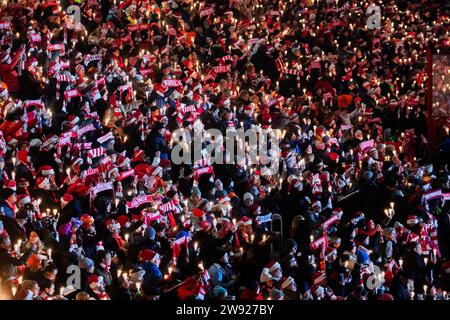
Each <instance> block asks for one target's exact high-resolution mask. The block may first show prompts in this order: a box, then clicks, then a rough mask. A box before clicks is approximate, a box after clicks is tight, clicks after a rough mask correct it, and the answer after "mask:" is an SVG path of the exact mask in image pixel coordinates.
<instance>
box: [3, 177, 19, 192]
mask: <svg viewBox="0 0 450 320" xmlns="http://www.w3.org/2000/svg"><path fill="white" fill-rule="evenodd" d="M3 188H5V189H12V190H14V191H16V190H17V184H16V181H15V180H6V181H5V183H4V184H3Z"/></svg>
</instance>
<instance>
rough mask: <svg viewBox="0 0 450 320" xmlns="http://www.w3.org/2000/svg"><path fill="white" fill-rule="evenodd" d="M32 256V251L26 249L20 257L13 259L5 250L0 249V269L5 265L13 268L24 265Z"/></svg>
mask: <svg viewBox="0 0 450 320" xmlns="http://www.w3.org/2000/svg"><path fill="white" fill-rule="evenodd" d="M32 254H33V251H32V250H31V249H28V250H27V251H25V253H24V254H23V256H22V257H20V258H15V257H12V256H11V255H10V254H9V252H8V251H7V250H5V249H0V269H1V268H3V267H4V266H6V265H7V264H12V265H13V266H15V267H17V266H21V265H24V264H25V263H26V262H27V260H28V258H29V257H31V255H32Z"/></svg>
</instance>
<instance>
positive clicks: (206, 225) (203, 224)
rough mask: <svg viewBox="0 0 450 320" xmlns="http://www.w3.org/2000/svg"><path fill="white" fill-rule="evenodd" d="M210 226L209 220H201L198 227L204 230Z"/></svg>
mask: <svg viewBox="0 0 450 320" xmlns="http://www.w3.org/2000/svg"><path fill="white" fill-rule="evenodd" d="M210 227H211V223H210V222H209V221H201V222H200V228H201V229H202V230H204V231H206V230H208V229H209V228H210Z"/></svg>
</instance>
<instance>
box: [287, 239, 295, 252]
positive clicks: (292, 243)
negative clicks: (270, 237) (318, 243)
mask: <svg viewBox="0 0 450 320" xmlns="http://www.w3.org/2000/svg"><path fill="white" fill-rule="evenodd" d="M285 248H286V252H287V253H290V254H294V255H295V254H296V253H297V242H295V240H293V239H287V240H286V245H285Z"/></svg>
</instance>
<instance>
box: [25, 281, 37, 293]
mask: <svg viewBox="0 0 450 320" xmlns="http://www.w3.org/2000/svg"><path fill="white" fill-rule="evenodd" d="M22 290H24V291H31V292H32V293H33V295H38V294H39V285H38V283H37V282H36V281H34V280H24V281H23V283H22Z"/></svg>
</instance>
